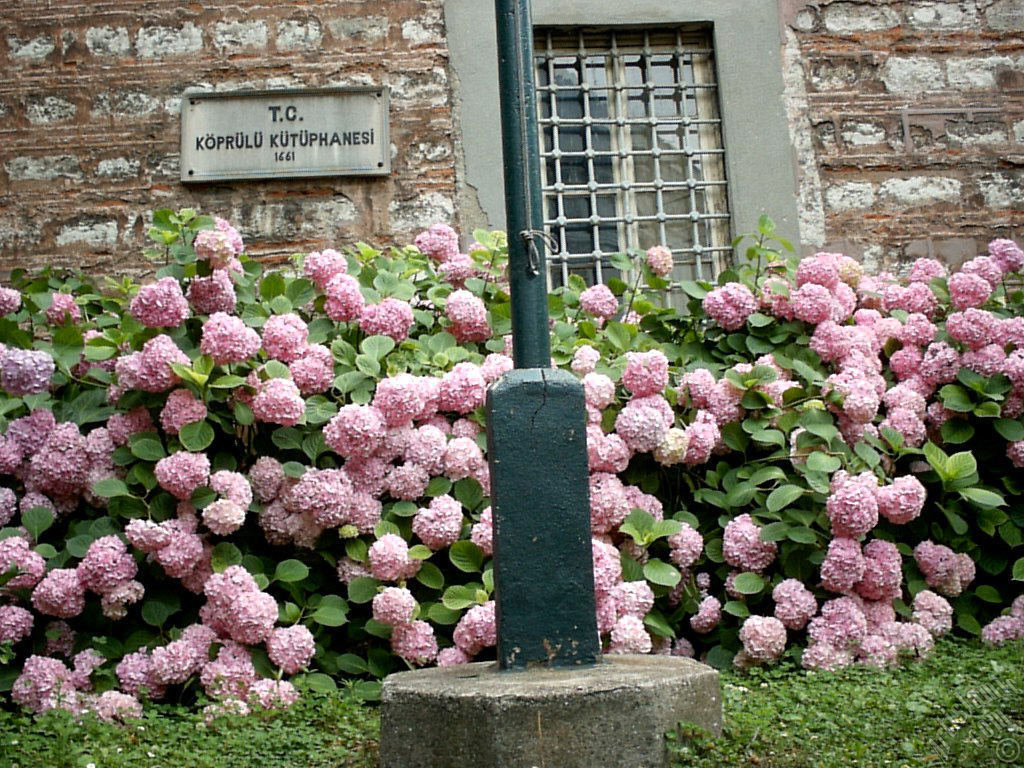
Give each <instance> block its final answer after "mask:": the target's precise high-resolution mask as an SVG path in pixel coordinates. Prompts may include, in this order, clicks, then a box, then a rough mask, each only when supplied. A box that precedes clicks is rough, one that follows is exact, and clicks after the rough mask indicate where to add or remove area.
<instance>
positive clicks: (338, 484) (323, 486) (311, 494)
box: [284, 469, 353, 528]
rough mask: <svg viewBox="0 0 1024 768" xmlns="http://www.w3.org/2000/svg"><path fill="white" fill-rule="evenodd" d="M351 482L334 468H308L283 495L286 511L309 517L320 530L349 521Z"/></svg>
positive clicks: (351, 494)
mask: <svg viewBox="0 0 1024 768" xmlns="http://www.w3.org/2000/svg"><path fill="white" fill-rule="evenodd" d="M352 496H353V493H352V482H351V481H350V480H349V478H348V476H347V475H346V474H345V473H344V472H343V471H341V470H337V469H311V470H309V471H308V472H306V473H305V474H304V475H303V476H302V477H301V478H299V480H298V482H297V483H295V485H293V486H292V487H291V488H290V489H289V490H288V492H287V493H286V494H285V495H284V506H285V508H286V509H287V510H288V511H289V512H291V513H292V514H296V515H308V516H309V518H310V520H311V521H312V522H313V523H315V524H316V525H317V526H318V527H320V528H336V527H338V526H341V525H345V524H346V523H349V522H350V521H351V517H350V515H351V505H352Z"/></svg>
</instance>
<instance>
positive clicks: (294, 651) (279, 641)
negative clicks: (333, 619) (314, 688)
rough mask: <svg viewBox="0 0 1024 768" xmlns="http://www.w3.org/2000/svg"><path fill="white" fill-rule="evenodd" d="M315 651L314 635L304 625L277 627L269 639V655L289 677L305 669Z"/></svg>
mask: <svg viewBox="0 0 1024 768" xmlns="http://www.w3.org/2000/svg"><path fill="white" fill-rule="evenodd" d="M315 650H316V646H315V643H314V642H313V634H312V633H311V632H310V631H309V630H308V629H307V628H306V627H305V626H304V625H302V624H293V625H292V626H290V627H277V628H276V629H274V630H273V631H272V632H271V633H270V637H268V638H267V655H268V656H269V657H270V660H271V661H272V662H274V663H275V664H276V665H277V666H279V667H280V668H281V669H282V670H284V671H285V672H286V673H287V674H289V675H294V674H295V673H297V672H299V671H301V670H303V669H305V668H306V667H307V666H308V665H309V662H310V661H312V660H313V652H314V651H315Z"/></svg>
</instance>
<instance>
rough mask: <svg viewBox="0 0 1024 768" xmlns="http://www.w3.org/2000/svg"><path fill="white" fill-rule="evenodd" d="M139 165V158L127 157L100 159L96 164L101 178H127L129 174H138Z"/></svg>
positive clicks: (97, 173) (97, 172)
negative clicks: (131, 158)
mask: <svg viewBox="0 0 1024 768" xmlns="http://www.w3.org/2000/svg"><path fill="white" fill-rule="evenodd" d="M139 165H140V163H139V161H138V160H130V159H128V158H126V157H108V158H106V159H104V160H100V161H99V163H98V164H97V166H96V175H97V176H99V177H100V178H101V179H126V178H128V177H129V176H137V175H138V173H139Z"/></svg>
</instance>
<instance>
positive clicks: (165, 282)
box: [129, 277, 189, 328]
mask: <svg viewBox="0 0 1024 768" xmlns="http://www.w3.org/2000/svg"><path fill="white" fill-rule="evenodd" d="M129 311H130V312H131V313H132V317H134V318H135V319H136V320H138V321H139V322H140V323H142V324H143V325H144V326H146V327H147V328H160V327H167V328H177V327H178V326H179V325H181V324H182V323H183V322H185V319H186V318H187V317H188V315H189V309H188V301H187V300H186V299H185V295H184V294H183V293H182V292H181V285H180V284H179V283H178V281H177V280H175V279H174V278H173V277H164V278H161V279H160V280H157V281H156V282H155V283H149V284H147V285H144V286H142V287H141V288H140V289H139V292H138V293H137V294H136V295H135V298H133V299H132V303H131V305H130V307H129Z"/></svg>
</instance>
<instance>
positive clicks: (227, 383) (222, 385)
mask: <svg viewBox="0 0 1024 768" xmlns="http://www.w3.org/2000/svg"><path fill="white" fill-rule="evenodd" d="M243 384H245V379H244V378H242V377H241V376H235V375H234V374H232V375H230V376H220V377H218V378H216V379H214V380H213V381H212V382H210V386H211V387H212V388H213V389H234V388H235V387H240V386H242V385H243Z"/></svg>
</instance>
